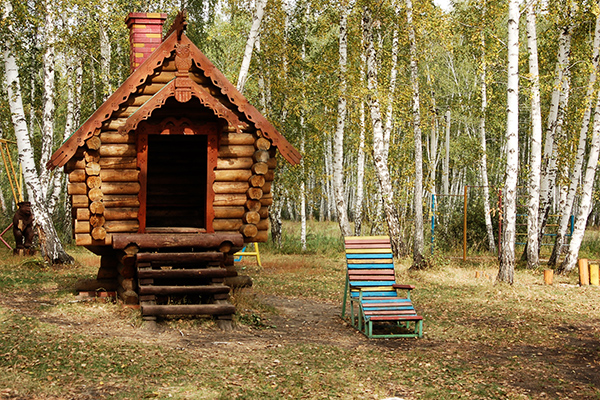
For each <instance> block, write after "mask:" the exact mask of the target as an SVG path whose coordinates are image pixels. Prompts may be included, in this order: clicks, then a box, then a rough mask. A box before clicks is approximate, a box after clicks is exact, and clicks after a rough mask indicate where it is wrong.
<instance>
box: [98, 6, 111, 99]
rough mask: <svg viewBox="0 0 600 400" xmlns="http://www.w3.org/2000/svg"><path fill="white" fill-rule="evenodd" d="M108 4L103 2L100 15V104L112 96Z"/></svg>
mask: <svg viewBox="0 0 600 400" xmlns="http://www.w3.org/2000/svg"><path fill="white" fill-rule="evenodd" d="M110 4H111V3H109V2H105V3H103V5H102V11H101V12H102V14H101V15H100V18H99V20H100V26H99V28H100V29H99V35H100V80H101V82H102V102H105V101H106V100H107V99H108V97H109V96H110V95H111V94H112V92H113V88H112V86H111V83H110V61H111V51H112V48H111V43H110V37H109V36H108V31H109V29H110V28H109V26H108V19H109V13H110V8H109V7H110Z"/></svg>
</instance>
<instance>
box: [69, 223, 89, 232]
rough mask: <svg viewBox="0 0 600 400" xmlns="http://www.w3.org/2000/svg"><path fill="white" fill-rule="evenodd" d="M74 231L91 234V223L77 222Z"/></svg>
mask: <svg viewBox="0 0 600 400" xmlns="http://www.w3.org/2000/svg"><path fill="white" fill-rule="evenodd" d="M73 230H74V231H75V233H90V230H91V228H90V221H80V220H75V223H74V225H73Z"/></svg>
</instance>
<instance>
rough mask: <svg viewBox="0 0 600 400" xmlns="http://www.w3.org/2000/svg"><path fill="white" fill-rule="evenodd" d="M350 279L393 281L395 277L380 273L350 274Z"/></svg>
mask: <svg viewBox="0 0 600 400" xmlns="http://www.w3.org/2000/svg"><path fill="white" fill-rule="evenodd" d="M350 281H386V282H395V281H396V279H395V278H394V276H393V275H390V276H382V275H350Z"/></svg>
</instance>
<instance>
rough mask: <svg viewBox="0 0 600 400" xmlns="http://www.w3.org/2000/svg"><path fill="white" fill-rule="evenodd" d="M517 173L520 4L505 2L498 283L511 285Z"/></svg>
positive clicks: (513, 263)
mask: <svg viewBox="0 0 600 400" xmlns="http://www.w3.org/2000/svg"><path fill="white" fill-rule="evenodd" d="M518 170H519V1H518V0H510V1H509V3H508V84H507V117H506V181H505V185H504V193H505V197H504V199H505V200H504V201H505V203H504V204H505V209H504V210H505V211H504V243H503V244H502V252H501V256H500V268H499V270H498V278H497V279H498V281H500V282H506V283H509V284H511V285H512V283H513V281H514V273H515V239H516V229H515V228H516V204H517V175H518Z"/></svg>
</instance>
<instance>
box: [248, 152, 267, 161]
mask: <svg viewBox="0 0 600 400" xmlns="http://www.w3.org/2000/svg"><path fill="white" fill-rule="evenodd" d="M269 158H270V155H269V152H268V151H266V150H256V151H255V152H254V153H253V154H252V159H253V160H254V162H257V163H261V162H263V163H266V162H267V161H269Z"/></svg>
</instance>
